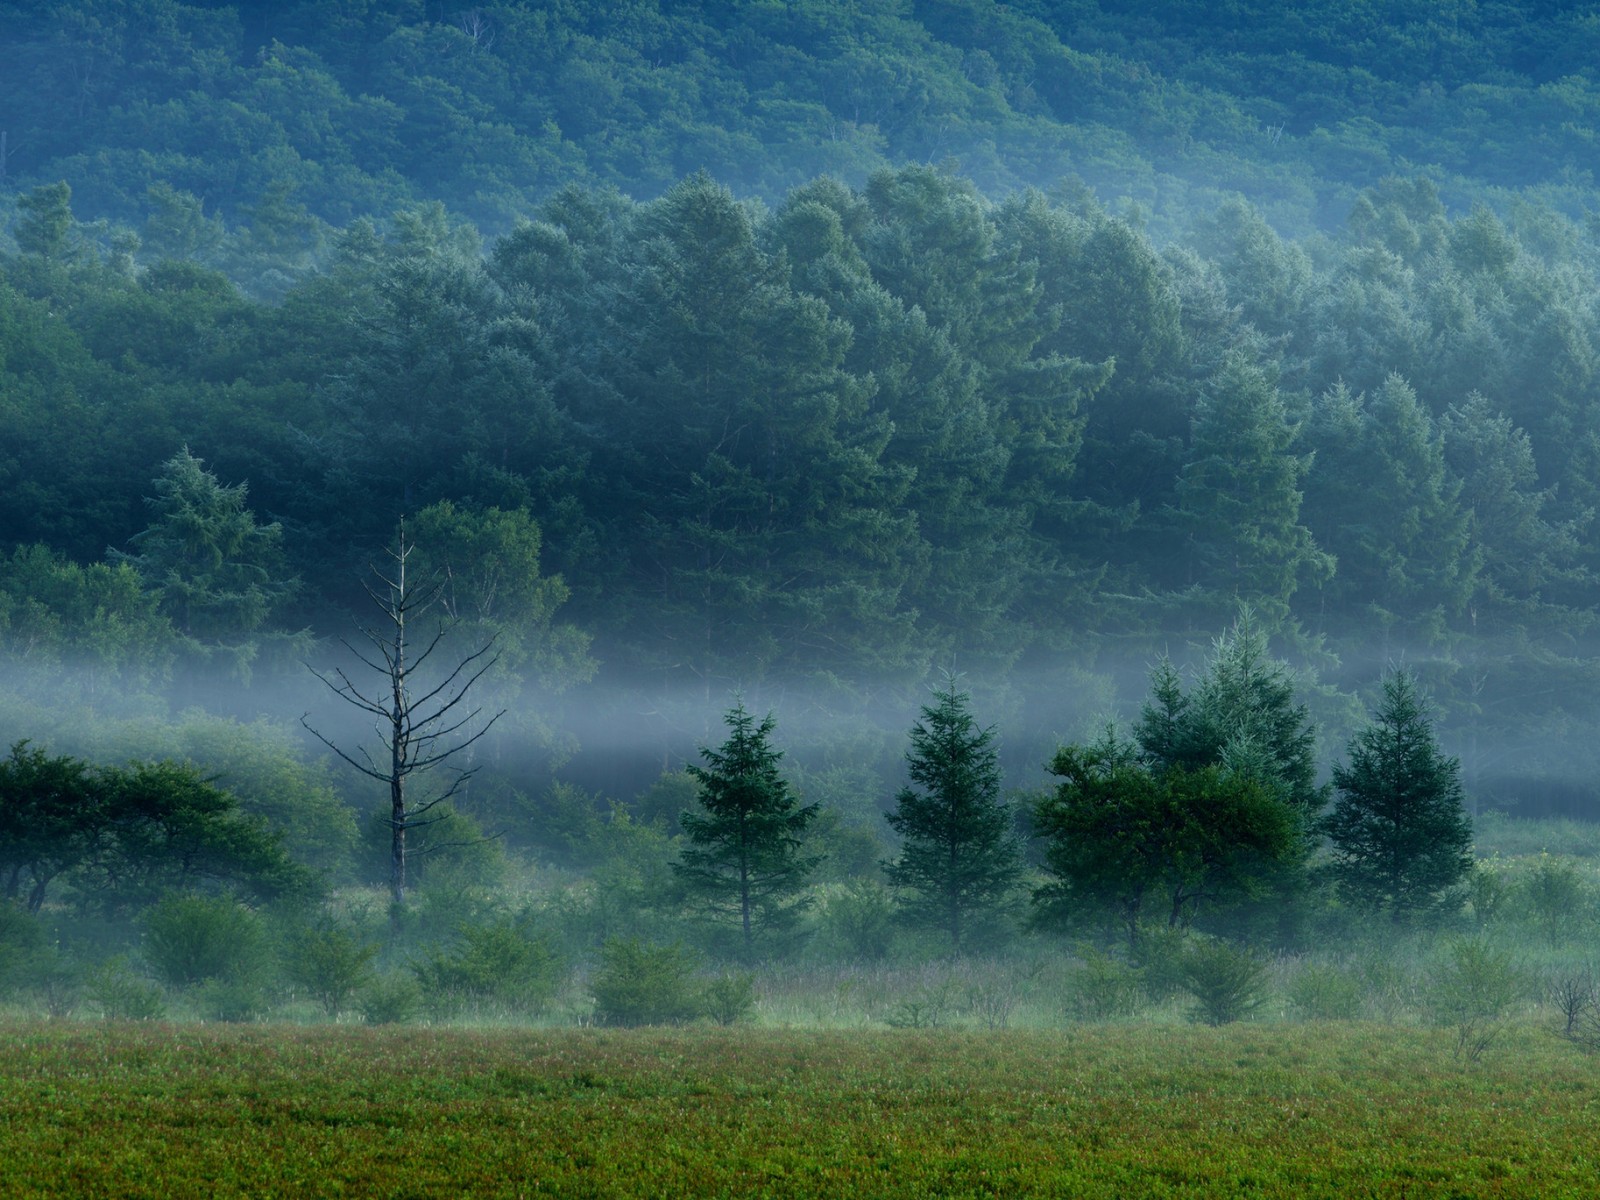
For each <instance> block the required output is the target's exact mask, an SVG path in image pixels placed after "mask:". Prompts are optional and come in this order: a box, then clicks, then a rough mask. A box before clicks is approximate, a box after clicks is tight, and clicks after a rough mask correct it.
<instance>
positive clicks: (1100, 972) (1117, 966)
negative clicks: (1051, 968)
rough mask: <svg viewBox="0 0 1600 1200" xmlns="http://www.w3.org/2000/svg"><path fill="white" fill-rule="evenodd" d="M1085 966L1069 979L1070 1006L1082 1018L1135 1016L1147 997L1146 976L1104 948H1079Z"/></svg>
mask: <svg viewBox="0 0 1600 1200" xmlns="http://www.w3.org/2000/svg"><path fill="white" fill-rule="evenodd" d="M1078 957H1079V958H1080V959H1081V960H1082V963H1081V965H1079V967H1078V968H1077V969H1076V970H1075V971H1073V972H1072V975H1071V976H1070V977H1069V980H1068V988H1069V991H1068V998H1067V1003H1068V1008H1069V1010H1070V1011H1071V1013H1072V1015H1073V1016H1075V1017H1077V1018H1078V1019H1079V1020H1080V1021H1110V1020H1114V1019H1115V1018H1117V1017H1126V1016H1131V1015H1132V1014H1133V1013H1135V1012H1137V1011H1138V1010H1139V1007H1140V1005H1141V1004H1142V1002H1143V1000H1144V997H1145V985H1144V976H1143V972H1141V971H1140V970H1139V969H1138V968H1137V967H1133V966H1130V965H1129V964H1128V963H1125V962H1122V961H1120V960H1118V959H1115V958H1113V957H1112V956H1111V955H1109V954H1107V953H1106V952H1105V951H1103V950H1098V949H1096V948H1094V947H1093V946H1084V947H1081V948H1080V949H1079V950H1078Z"/></svg>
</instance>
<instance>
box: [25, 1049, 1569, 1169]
mask: <svg viewBox="0 0 1600 1200" xmlns="http://www.w3.org/2000/svg"><path fill="white" fill-rule="evenodd" d="M1449 1041H1450V1039H1449V1038H1448V1036H1446V1035H1444V1034H1442V1033H1439V1032H1436V1031H1431V1030H1418V1029H1413V1028H1407V1027H1395V1026H1390V1025H1363V1024H1340V1023H1332V1024H1329V1023H1319V1024H1313V1025H1305V1026H1295V1027H1290V1026H1272V1027H1261V1026H1232V1027H1229V1028H1226V1029H1219V1030H1212V1029H1201V1028H1163V1027H1158V1026H1149V1025H1143V1024H1136V1025H1126V1026H1110V1027H1098V1028H1092V1029H1083V1028H1075V1029H1072V1030H1070V1031H1067V1032H1039V1031H1028V1032H1016V1031H1013V1032H964V1033H951V1032H919V1031H893V1032H879V1033H861V1032H831V1033H830V1032H817V1031H804V1032H799V1031H791V1030H771V1029H769V1030H760V1031H755V1032H751V1031H729V1032H722V1031H718V1030H714V1029H697V1030H693V1031H676V1032H668V1031H618V1032H602V1031H593V1030H589V1031H562V1032H513V1031H489V1032H474V1031H465V1030H430V1031H428V1032H426V1033H425V1034H419V1033H418V1032H417V1031H382V1030H361V1029H351V1028H327V1027H324V1028H315V1029H305V1028H297V1027H293V1026H271V1027H263V1028H252V1029H238V1028H218V1027H204V1028H201V1027H194V1026H188V1027H173V1026H163V1025H142V1026H141V1025H126V1024H108V1025H80V1024H71V1023H68V1024H38V1023H31V1022H24V1023H17V1022H8V1023H5V1024H3V1025H0V1159H3V1161H4V1162H5V1164H6V1190H7V1194H8V1195H9V1196H13V1197H18V1198H19V1200H20V1198H22V1197H43V1196H60V1195H67V1194H72V1195H78V1196H130V1195H161V1196H165V1197H171V1198H179V1197H189V1196H207V1197H210V1196H219V1195H246V1194H248V1195H279V1196H335V1195H413V1196H457V1195H468V1194H470V1195H476V1196H530V1195H541V1194H549V1195H562V1196H642V1195H660V1196H672V1195H695V1196H730V1197H731V1196H748V1195H770V1196H796V1197H803V1196H818V1197H822V1196H845V1195H854V1196H873V1197H898V1196H907V1197H910V1196H929V1195H938V1196H1018V1195H1034V1196H1045V1195H1050V1196H1060V1195H1073V1196H1105V1197H1112V1196H1118V1197H1125V1196H1135V1195H1137V1196H1179V1195H1182V1196H1239V1195H1251V1196H1284V1197H1288V1196H1305V1195H1335V1194H1339V1195H1372V1196H1403V1195H1417V1194H1430V1195H1432V1194H1441V1195H1442V1194H1449V1195H1459V1196H1480V1195H1481V1196H1527V1197H1533V1196H1543V1197H1551V1196H1563V1195H1581V1194H1584V1193H1586V1192H1587V1191H1588V1190H1589V1189H1590V1188H1592V1186H1593V1180H1594V1173H1595V1163H1596V1160H1597V1158H1600V1129H1597V1127H1596V1124H1595V1121H1594V1119H1593V1111H1594V1107H1595V1105H1596V1103H1597V1102H1600V1064H1597V1060H1595V1059H1594V1058H1592V1057H1586V1056H1583V1055H1579V1054H1576V1053H1574V1052H1572V1051H1571V1049H1570V1048H1569V1047H1567V1046H1565V1045H1563V1044H1562V1043H1560V1042H1557V1041H1556V1040H1554V1039H1553V1038H1551V1037H1549V1036H1548V1035H1547V1034H1546V1033H1544V1032H1543V1031H1542V1030H1539V1029H1536V1028H1533V1027H1519V1028H1518V1029H1516V1030H1514V1031H1512V1032H1511V1033H1510V1034H1508V1035H1507V1037H1506V1038H1505V1039H1504V1040H1503V1041H1502V1042H1501V1043H1500V1044H1499V1046H1498V1047H1497V1048H1496V1049H1495V1050H1494V1051H1493V1052H1492V1053H1491V1056H1490V1057H1488V1058H1486V1059H1484V1060H1483V1061H1481V1062H1479V1063H1477V1064H1467V1063H1463V1062H1462V1061H1461V1060H1459V1059H1457V1058H1455V1057H1454V1056H1453V1055H1452V1054H1451V1051H1450V1045H1449Z"/></svg>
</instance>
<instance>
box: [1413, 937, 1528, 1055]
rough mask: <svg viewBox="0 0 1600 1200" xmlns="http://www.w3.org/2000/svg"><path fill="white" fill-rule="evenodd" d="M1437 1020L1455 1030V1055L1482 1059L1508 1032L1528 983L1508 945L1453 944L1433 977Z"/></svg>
mask: <svg viewBox="0 0 1600 1200" xmlns="http://www.w3.org/2000/svg"><path fill="white" fill-rule="evenodd" d="M1428 984H1429V988H1428V1004H1429V1008H1430V1010H1431V1015H1432V1017H1433V1021H1434V1023H1435V1024H1437V1025H1441V1026H1445V1027H1447V1028H1450V1029H1452V1030H1453V1031H1454V1033H1455V1053H1456V1055H1457V1056H1458V1057H1461V1058H1465V1059H1466V1060H1467V1061H1468V1062H1477V1061H1478V1059H1479V1058H1481V1057H1482V1056H1483V1052H1484V1051H1485V1050H1487V1049H1488V1048H1489V1046H1490V1044H1491V1043H1493V1041H1494V1040H1495V1039H1496V1038H1497V1037H1498V1036H1499V1035H1500V1034H1501V1033H1502V1032H1503V1031H1504V1028H1505V1024H1506V1019H1507V1014H1508V1013H1509V1011H1510V1010H1511V1009H1512V1008H1513V1007H1514V1006H1515V1005H1516V1004H1517V1003H1518V1002H1519V1001H1520V1000H1521V999H1522V996H1523V992H1524V990H1525V987H1526V981H1525V980H1524V978H1523V975H1522V969H1521V967H1520V966H1519V964H1518V963H1517V961H1516V958H1515V956H1514V955H1513V953H1512V952H1511V951H1510V950H1509V949H1505V948H1503V947H1500V946H1496V945H1494V944H1493V943H1491V942H1488V941H1485V940H1484V939H1483V938H1481V937H1480V938H1463V939H1461V940H1459V941H1456V942H1453V943H1452V944H1451V945H1450V946H1449V948H1448V952H1447V955H1446V957H1445V958H1444V959H1443V961H1441V962H1440V963H1438V964H1437V965H1436V966H1435V967H1434V969H1433V971H1432V972H1431V974H1430V976H1429V980H1428Z"/></svg>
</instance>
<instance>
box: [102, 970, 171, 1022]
mask: <svg viewBox="0 0 1600 1200" xmlns="http://www.w3.org/2000/svg"><path fill="white" fill-rule="evenodd" d="M84 991H85V993H86V994H87V995H88V997H89V999H90V1001H92V1002H93V1003H94V1004H96V1005H98V1006H99V1008H100V1012H101V1014H102V1015H104V1017H105V1018H106V1020H108V1021H159V1020H160V1019H161V1018H162V1017H164V1016H166V1015H167V1001H166V997H165V996H164V995H163V994H162V991H161V988H160V986H159V985H158V984H155V983H153V982H152V981H150V980H148V979H146V978H144V977H143V976H142V975H139V974H137V973H136V972H135V971H134V970H133V968H132V967H130V966H129V965H128V960H127V959H125V958H120V957H119V958H113V959H111V960H110V961H108V962H104V963H101V964H100V966H98V967H96V968H95V969H94V970H93V971H90V972H89V975H88V978H87V980H86V981H85V987H84Z"/></svg>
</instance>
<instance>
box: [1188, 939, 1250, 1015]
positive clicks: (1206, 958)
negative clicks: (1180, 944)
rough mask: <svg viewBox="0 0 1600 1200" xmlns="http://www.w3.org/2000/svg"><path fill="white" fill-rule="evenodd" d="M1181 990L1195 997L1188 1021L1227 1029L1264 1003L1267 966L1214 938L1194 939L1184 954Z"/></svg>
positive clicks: (1241, 950)
mask: <svg viewBox="0 0 1600 1200" xmlns="http://www.w3.org/2000/svg"><path fill="white" fill-rule="evenodd" d="M1182 977H1183V986H1184V989H1185V990H1186V991H1187V992H1188V993H1189V994H1190V995H1191V996H1193V997H1194V1002H1195V1004H1194V1009H1193V1010H1192V1012H1191V1019H1193V1020H1195V1021H1198V1022H1202V1023H1204V1024H1206V1025H1227V1024H1230V1023H1231V1022H1234V1021H1238V1020H1242V1019H1243V1018H1245V1017H1248V1016H1250V1015H1251V1014H1252V1013H1254V1012H1255V1011H1256V1010H1257V1009H1259V1008H1260V1007H1261V1006H1262V1005H1263V1004H1265V1003H1266V1001H1267V964H1266V963H1265V962H1263V961H1262V960H1261V958H1260V957H1259V956H1257V955H1256V954H1255V953H1254V952H1252V951H1250V950H1246V949H1242V948H1240V947H1238V946H1234V945H1231V944H1230V943H1228V942H1225V941H1222V940H1220V939H1217V938H1197V939H1196V940H1194V941H1193V942H1191V943H1190V944H1189V947H1188V949H1187V950H1186V951H1185V952H1184V956H1183V968H1182Z"/></svg>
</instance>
